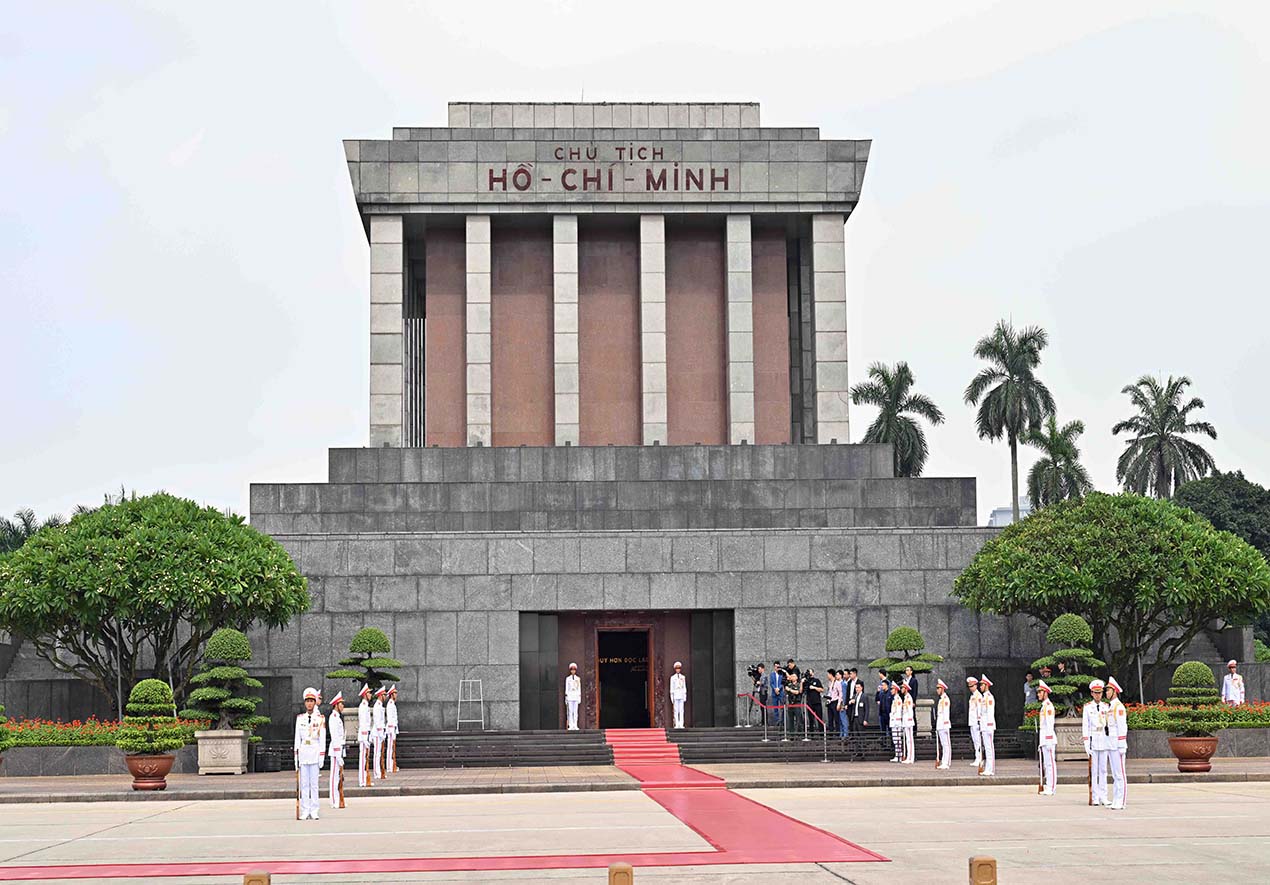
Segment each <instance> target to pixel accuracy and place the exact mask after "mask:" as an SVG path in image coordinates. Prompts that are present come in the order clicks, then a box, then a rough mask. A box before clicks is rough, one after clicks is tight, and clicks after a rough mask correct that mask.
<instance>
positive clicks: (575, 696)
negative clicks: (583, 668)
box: [564, 664, 582, 731]
mask: <svg viewBox="0 0 1270 885" xmlns="http://www.w3.org/2000/svg"><path fill="white" fill-rule="evenodd" d="M581 703H582V677H580V676H578V665H577V664H570V665H569V675H568V676H566V677H565V678H564V706H565V709H566V710H568V722H567V724H566V725H565V728H566V729H568V730H569V731H577V730H578V705H579V704H581Z"/></svg>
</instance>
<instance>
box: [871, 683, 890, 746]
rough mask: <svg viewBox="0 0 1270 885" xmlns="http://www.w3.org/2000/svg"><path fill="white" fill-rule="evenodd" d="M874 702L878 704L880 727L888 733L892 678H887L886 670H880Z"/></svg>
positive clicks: (884, 732) (883, 732)
mask: <svg viewBox="0 0 1270 885" xmlns="http://www.w3.org/2000/svg"><path fill="white" fill-rule="evenodd" d="M873 702H874V703H875V704H877V706H878V728H880V729H882V734H887V733H889V731H890V728H891V680H889V679H887V678H886V671H885V670H878V690H877V693H876V694H874V695H873Z"/></svg>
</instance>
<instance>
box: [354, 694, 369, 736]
mask: <svg viewBox="0 0 1270 885" xmlns="http://www.w3.org/2000/svg"><path fill="white" fill-rule="evenodd" d="M370 724H371V716H370V704H369V703H368V702H367V701H366V699H365V698H363V699H362V702H361V703H360V704H358V705H357V742H358V743H359V744H369V743H370Z"/></svg>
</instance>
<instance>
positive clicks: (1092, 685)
mask: <svg viewBox="0 0 1270 885" xmlns="http://www.w3.org/2000/svg"><path fill="white" fill-rule="evenodd" d="M1106 684H1107V683H1105V682H1103V681H1102V680H1101V679H1095V680H1093V681H1092V682H1090V683H1089V687H1090V688H1091V689H1094V688H1102V687H1103V686H1104V685H1106Z"/></svg>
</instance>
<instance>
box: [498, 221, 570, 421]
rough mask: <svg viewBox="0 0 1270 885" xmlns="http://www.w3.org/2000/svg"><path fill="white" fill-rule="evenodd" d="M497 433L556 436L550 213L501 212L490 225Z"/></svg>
mask: <svg viewBox="0 0 1270 885" xmlns="http://www.w3.org/2000/svg"><path fill="white" fill-rule="evenodd" d="M490 244H491V245H490V253H491V254H490V262H491V275H490V301H491V305H490V308H491V309H490V324H491V325H490V330H491V338H492V342H491V344H492V355H491V361H492V367H491V370H490V371H491V385H492V386H491V392H492V398H493V404H492V425H493V426H492V440H493V444H494V445H496V446H519V445H526V446H549V445H552V444H554V443H555V395H554V390H555V382H554V375H555V368H554V366H553V364H552V359H553V353H554V349H553V347H552V313H553V308H552V237H551V223H550V221H549V220H545V221H540V220H538V219H533V220H526V221H521V220H519V219H506V220H505V219H501V218H495V219H494V222H493V224H492V226H491V232H490Z"/></svg>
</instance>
